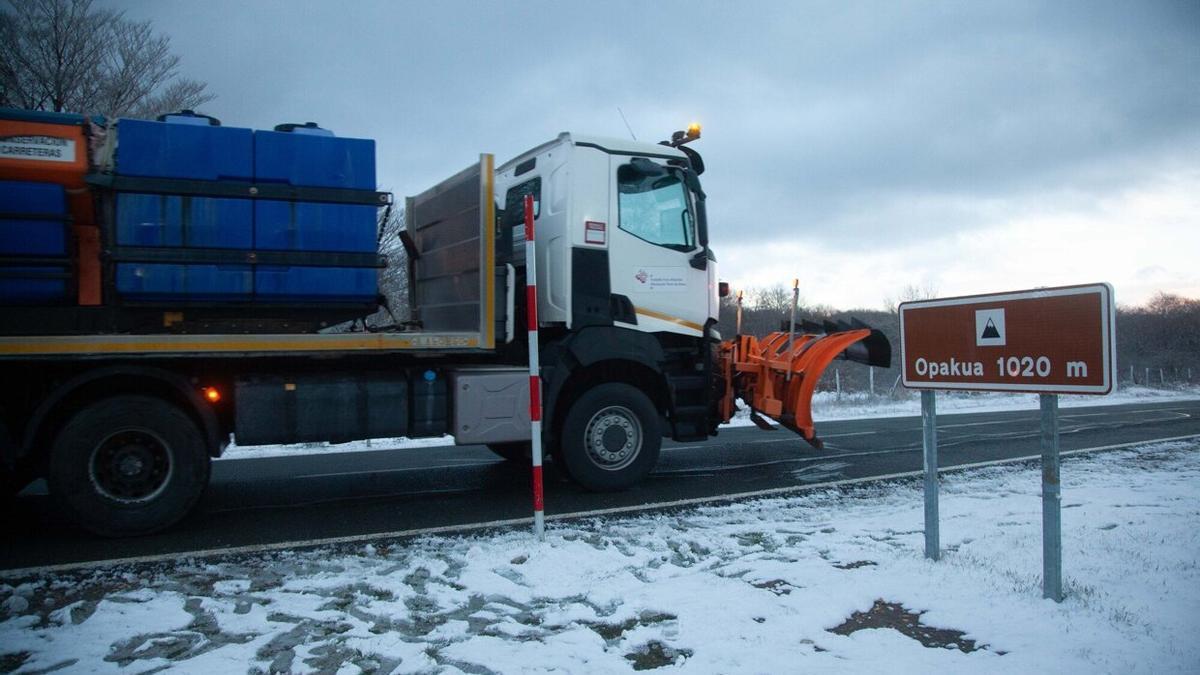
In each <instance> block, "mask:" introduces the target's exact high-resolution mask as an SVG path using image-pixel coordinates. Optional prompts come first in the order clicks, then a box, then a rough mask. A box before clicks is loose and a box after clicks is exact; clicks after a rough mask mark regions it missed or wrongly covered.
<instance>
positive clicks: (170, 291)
mask: <svg viewBox="0 0 1200 675" xmlns="http://www.w3.org/2000/svg"><path fill="white" fill-rule="evenodd" d="M253 290H254V274H253V272H252V271H251V269H250V266H249V265H173V264H162V263H120V264H118V265H117V292H118V293H120V294H121V296H122V297H124V298H126V299H130V300H166V299H170V300H184V301H197V300H249V299H250V294H251V293H252V292H253Z"/></svg>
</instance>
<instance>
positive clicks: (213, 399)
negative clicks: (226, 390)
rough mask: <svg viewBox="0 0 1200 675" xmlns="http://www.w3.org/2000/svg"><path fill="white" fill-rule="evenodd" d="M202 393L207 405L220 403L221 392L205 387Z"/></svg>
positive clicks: (214, 388)
mask: <svg viewBox="0 0 1200 675" xmlns="http://www.w3.org/2000/svg"><path fill="white" fill-rule="evenodd" d="M203 392H204V399H205V400H206V401H208V402H209V403H219V402H220V401H221V392H220V391H218V390H217V388H216V387H205V388H204V389H203Z"/></svg>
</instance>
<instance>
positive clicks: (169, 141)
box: [115, 118, 254, 181]
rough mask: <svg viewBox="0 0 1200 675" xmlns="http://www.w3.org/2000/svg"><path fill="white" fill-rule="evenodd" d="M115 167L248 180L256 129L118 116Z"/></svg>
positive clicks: (128, 172) (124, 171) (132, 172)
mask: <svg viewBox="0 0 1200 675" xmlns="http://www.w3.org/2000/svg"><path fill="white" fill-rule="evenodd" d="M115 173H117V174H119V175H122V176H143V177H150V178H190V179H194V180H236V181H249V180H252V179H253V176H254V132H253V131H251V130H250V129H238V128H234V127H222V126H215V125H210V124H196V123H195V122H191V121H188V122H181V121H180V120H177V119H172V118H168V121H165V122H151V121H149V120H135V119H121V120H118V121H117V152H116V167H115Z"/></svg>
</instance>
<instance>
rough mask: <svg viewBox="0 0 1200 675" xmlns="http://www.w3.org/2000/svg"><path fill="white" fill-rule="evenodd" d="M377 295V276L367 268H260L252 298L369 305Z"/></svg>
mask: <svg viewBox="0 0 1200 675" xmlns="http://www.w3.org/2000/svg"><path fill="white" fill-rule="evenodd" d="M378 292H379V291H378V275H377V273H376V270H375V269H374V268H370V267H277V266H272V265H260V266H259V267H258V269H257V270H256V271H255V273H254V294H255V295H256V296H258V298H259V299H260V300H268V301H275V302H285V301H289V300H293V301H295V300H310V301H326V302H352V303H369V302H371V301H373V300H374V299H375V296H376V294H377V293H378Z"/></svg>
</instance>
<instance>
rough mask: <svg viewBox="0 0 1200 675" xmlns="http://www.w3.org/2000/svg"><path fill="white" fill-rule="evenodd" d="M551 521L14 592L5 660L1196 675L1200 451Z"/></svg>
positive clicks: (152, 665)
mask: <svg viewBox="0 0 1200 675" xmlns="http://www.w3.org/2000/svg"><path fill="white" fill-rule="evenodd" d="M1062 475H1063V481H1064V484H1063V512H1062V513H1063V535H1064V536H1063V539H1064V548H1065V554H1064V570H1065V583H1066V590H1067V599H1066V601H1065V602H1064V603H1062V604H1061V605H1060V604H1055V603H1053V602H1050V601H1048V600H1043V599H1042V598H1041V499H1040V473H1039V472H1038V470H1037V469H1036V467H1019V468H1014V467H1003V468H1001V467H997V468H992V469H986V470H977V471H972V472H969V473H955V474H950V475H948V476H946V477H944V479H943V491H942V497H941V508H942V541H943V547H944V551H945V553H944V558H943V560H942V561H940V562H937V563H934V562H930V561H927V560H925V559H924V558H923V557H922V541H923V539H922V510H921V491H920V485H919V483H917V482H916V481H904V482H898V483H891V484H874V485H870V486H863V487H858V488H854V489H851V490H848V491H841V492H839V491H836V490H826V491H819V492H813V493H808V494H806V495H804V496H797V497H789V498H777V499H765V500H757V501H751V502H745V503H739V504H734V505H727V506H720V507H704V508H696V509H687V510H682V511H674V512H669V513H662V514H658V515H651V516H640V517H629V518H616V519H589V520H583V521H572V522H565V523H556V524H554V525H553V526H552V527H551V528H550V530H549V534H548V537H547V541H546V543H544V544H540V545H539V544H537V543H536V542H535V541H534V540H533V538H532V537H531V536H530V535H529V534H528V533H527V532H526V531H523V530H522V531H511V532H503V533H499V534H493V535H477V536H469V537H427V538H421V539H416V540H402V541H391V542H377V543H375V544H369V545H366V546H361V545H360V546H354V547H340V548H339V547H334V548H328V547H326V548H321V549H315V550H308V551H291V552H282V553H271V554H262V555H254V556H240V557H229V558H218V559H212V560H183V561H179V562H176V563H171V564H160V565H154V566H142V567H129V568H124V569H115V570H106V571H103V572H90V573H79V574H71V575H57V576H55V575H46V576H37V577H33V578H26V579H20V580H14V579H10V580H8V582H7V583H3V582H0V669H2V670H5V671H16V672H33V671H38V670H41V669H46V668H54V667H62V668H66V669H70V670H89V671H95V672H125V671H137V672H143V671H146V670H153V669H159V668H175V669H179V670H181V671H186V672H226V671H239V672H244V671H247V670H250V672H268V671H272V672H318V671H320V672H342V673H355V672H404V673H409V672H445V673H457V672H472V673H475V672H498V673H510V672H512V673H515V672H531V671H535V672H552V671H565V672H627V671H630V670H633V669H650V668H657V667H666V668H674V669H678V670H681V671H685V672H697V673H712V672H721V673H741V672H798V671H812V672H872V671H884V672H917V671H923V670H928V671H932V672H955V673H976V672H981V673H1012V672H1120V673H1150V672H1153V673H1161V672H1196V671H1197V670H1198V669H1200V642H1197V641H1196V639H1195V636H1196V634H1197V631H1198V629H1200V443H1196V442H1188V443H1168V444H1157V445H1153V446H1145V447H1142V448H1138V449H1135V450H1131V451H1119V452H1111V453H1105V454H1098V455H1093V456H1085V457H1073V458H1068V459H1066V460H1065V461H1064V462H1063V471H1062Z"/></svg>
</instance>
